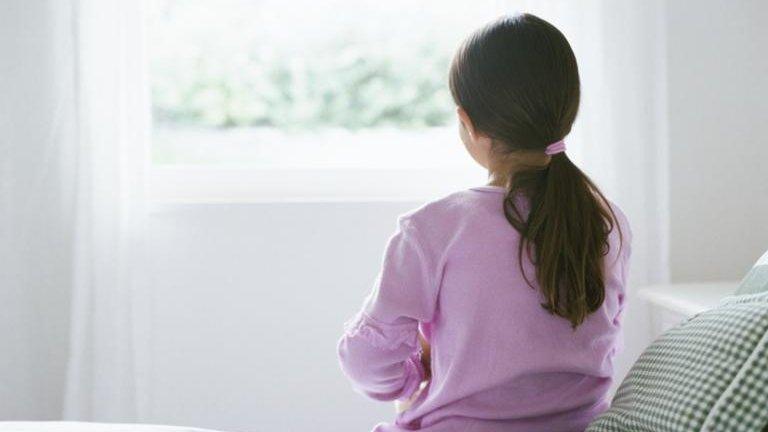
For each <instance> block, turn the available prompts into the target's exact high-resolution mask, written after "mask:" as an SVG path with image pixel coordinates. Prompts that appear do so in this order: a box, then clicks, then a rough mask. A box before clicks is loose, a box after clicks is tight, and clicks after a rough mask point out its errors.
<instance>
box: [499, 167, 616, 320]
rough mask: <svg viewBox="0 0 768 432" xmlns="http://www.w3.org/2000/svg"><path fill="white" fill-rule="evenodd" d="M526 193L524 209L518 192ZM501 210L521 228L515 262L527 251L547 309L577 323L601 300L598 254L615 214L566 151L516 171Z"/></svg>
mask: <svg viewBox="0 0 768 432" xmlns="http://www.w3.org/2000/svg"><path fill="white" fill-rule="evenodd" d="M521 196H522V197H525V198H527V199H526V200H524V202H526V203H527V205H528V207H529V211H528V212H527V215H526V212H525V211H524V209H523V208H521V201H520V200H519V197H521ZM504 215H505V216H506V218H507V220H508V221H509V223H510V224H511V225H512V226H513V227H514V228H515V229H516V230H517V231H518V232H519V233H520V236H521V241H520V250H519V254H518V256H519V262H518V264H519V266H520V269H521V271H522V274H523V277H524V278H525V280H526V282H527V283H528V284H529V285H530V286H531V287H533V285H532V284H531V281H530V280H529V279H528V276H527V275H526V274H525V270H524V267H523V257H524V256H526V255H527V256H528V258H529V259H530V260H531V262H532V263H533V264H534V265H535V268H536V280H537V281H538V282H539V289H540V290H541V292H542V295H543V297H544V302H543V303H542V304H541V305H542V306H543V307H544V309H546V310H547V311H549V312H550V313H551V314H554V315H557V316H560V317H563V318H565V319H567V320H568V321H569V322H570V323H571V326H572V327H574V328H576V327H577V326H578V325H579V324H581V323H582V322H584V320H585V319H586V317H587V316H588V315H589V314H590V313H592V312H594V311H595V310H597V309H598V308H599V307H600V306H601V305H602V303H603V300H604V299H605V281H604V279H603V261H604V260H603V257H604V256H605V255H606V254H607V253H608V235H609V233H610V232H611V230H612V229H613V227H614V225H615V222H614V221H615V220H616V219H615V215H614V214H613V210H611V207H610V205H609V204H608V202H607V200H606V199H605V197H604V196H603V194H602V193H601V192H600V190H599V189H598V188H597V186H595V184H594V183H593V182H592V181H591V180H590V179H589V177H587V175H585V174H584V173H583V172H582V171H581V170H580V169H579V168H578V167H577V166H576V165H574V164H573V162H571V160H570V159H568V156H567V155H566V154H565V153H558V154H556V155H553V156H551V160H550V163H549V165H547V166H545V167H544V168H534V169H528V170H524V171H519V172H516V173H515V174H514V175H512V176H511V178H510V181H509V185H508V188H507V194H506V197H505V199H504Z"/></svg>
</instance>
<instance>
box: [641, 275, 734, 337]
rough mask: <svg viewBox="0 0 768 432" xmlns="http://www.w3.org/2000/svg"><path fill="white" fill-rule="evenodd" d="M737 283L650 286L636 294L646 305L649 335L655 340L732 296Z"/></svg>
mask: <svg viewBox="0 0 768 432" xmlns="http://www.w3.org/2000/svg"><path fill="white" fill-rule="evenodd" d="M738 285H739V282H738V281H722V282H705V283H679V284H662V285H652V286H648V287H645V288H642V289H640V290H639V291H638V295H639V297H640V298H642V299H644V300H645V301H647V302H648V312H649V314H650V328H651V336H652V337H653V338H654V339H655V338H657V337H659V336H660V335H661V334H662V333H664V332H665V331H667V330H668V329H670V328H672V327H674V326H676V325H678V324H680V323H681V322H683V321H685V320H686V319H688V318H690V317H691V316H693V315H696V314H698V313H701V312H704V311H706V310H708V309H711V308H713V307H715V306H717V304H718V303H719V302H720V301H721V300H722V299H724V298H725V297H727V296H729V295H732V294H733V293H734V291H736V287H738Z"/></svg>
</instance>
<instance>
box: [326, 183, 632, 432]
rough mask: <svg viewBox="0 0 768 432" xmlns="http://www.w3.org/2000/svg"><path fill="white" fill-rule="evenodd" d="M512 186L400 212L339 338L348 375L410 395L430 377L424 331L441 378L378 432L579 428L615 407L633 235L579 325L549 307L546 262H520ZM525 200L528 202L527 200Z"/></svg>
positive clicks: (371, 387)
mask: <svg viewBox="0 0 768 432" xmlns="http://www.w3.org/2000/svg"><path fill="white" fill-rule="evenodd" d="M504 193H505V191H504V189H503V188H497V187H490V186H485V187H478V188H473V189H470V190H467V191H463V192H458V193H455V194H453V195H450V196H448V197H446V198H444V199H442V200H438V201H435V202H432V203H429V204H427V205H426V206H424V207H422V208H420V209H418V210H416V211H413V212H411V213H409V214H407V215H405V216H403V217H401V218H400V220H399V223H398V229H397V232H396V233H395V234H394V236H393V237H392V238H391V239H390V241H389V244H388V245H387V248H386V252H385V256H384V262H383V265H382V270H381V273H380V275H379V277H378V279H377V281H376V283H375V286H374V290H373V292H372V293H371V294H370V295H369V296H368V298H367V299H366V301H365V303H364V305H363V308H362V310H361V311H360V312H359V313H358V314H357V315H355V317H354V318H353V319H352V320H351V321H350V322H349V323H348V324H347V326H346V331H345V333H344V336H343V337H342V338H341V340H340V342H339V357H340V362H341V366H342V369H343V371H344V372H345V373H346V374H347V376H348V377H349V378H350V379H351V381H352V382H353V385H354V387H355V388H356V389H357V390H359V391H360V392H362V393H364V394H366V395H368V396H370V397H372V398H374V399H378V400H395V399H400V400H403V399H408V398H409V397H410V396H411V395H413V394H414V392H415V391H416V390H417V389H418V388H419V384H420V383H421V382H422V381H423V380H424V377H425V371H424V370H423V367H422V365H421V361H420V356H421V353H420V344H419V342H418V334H419V333H421V334H422V335H423V336H424V337H425V339H427V340H428V341H429V343H430V346H431V372H432V377H431V379H430V380H429V381H428V383H427V384H426V387H424V388H423V390H422V391H421V392H420V393H419V394H418V396H417V397H416V398H414V400H412V403H411V405H410V407H409V408H408V409H406V410H405V411H404V412H402V413H400V414H399V415H398V417H397V419H396V421H395V423H394V424H380V425H378V426H377V427H376V428H375V431H379V432H391V431H404V430H422V431H455V430H472V431H476V432H487V431H496V430H504V431H508V432H509V431H527V432H531V431H547V432H556V431H577V430H584V428H585V427H586V426H587V424H588V423H589V422H590V421H591V420H592V419H593V418H594V417H595V416H596V415H597V414H598V413H600V412H602V411H603V410H604V409H605V408H606V405H607V401H606V400H605V395H606V392H607V391H608V388H609V386H610V385H611V377H612V376H613V357H614V355H615V353H616V351H617V350H618V348H619V346H620V325H621V316H622V310H623V307H624V296H625V283H626V277H627V271H628V269H627V266H628V259H629V254H630V246H629V245H630V240H631V233H630V231H629V227H628V225H627V222H626V219H625V218H624V216H623V214H622V213H621V212H620V211H619V210H618V208H615V207H614V210H615V211H616V213H617V218H618V219H619V226H620V229H621V233H622V236H621V237H620V235H619V230H617V229H614V230H613V232H612V233H611V235H610V237H609V243H610V244H609V247H610V248H609V253H608V255H607V256H606V257H605V281H606V298H605V302H604V304H603V305H602V307H601V308H600V309H598V310H597V311H596V312H595V313H593V314H591V315H590V316H589V317H588V318H587V320H586V321H585V322H584V323H583V324H582V325H580V326H579V327H577V328H576V329H575V330H574V329H573V328H572V327H571V325H570V323H569V322H568V321H567V320H565V319H564V318H561V317H557V316H554V315H551V314H549V313H548V312H547V311H546V310H545V309H544V308H543V307H542V306H541V303H542V302H543V299H542V296H541V293H540V291H539V289H538V286H537V284H536V282H535V273H534V270H535V268H534V267H533V265H532V264H531V263H530V261H529V260H527V259H525V260H524V264H523V266H524V269H525V274H526V276H527V277H528V278H529V279H530V280H531V282H532V283H533V286H529V285H528V284H527V283H526V281H525V278H524V276H523V274H522V272H521V271H520V267H519V265H518V255H517V254H518V244H519V241H520V237H519V235H518V233H517V231H516V230H515V229H514V228H513V227H512V226H511V225H510V224H509V223H508V222H507V220H506V219H505V217H504V213H503V208H502V206H503V199H504ZM522 204H524V203H522Z"/></svg>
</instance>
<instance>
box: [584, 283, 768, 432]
mask: <svg viewBox="0 0 768 432" xmlns="http://www.w3.org/2000/svg"><path fill="white" fill-rule="evenodd" d="M767 424H768V293H760V294H752V295H742V296H738V297H731V298H729V299H727V300H725V301H724V302H723V303H722V304H721V305H719V306H718V307H717V308H715V309H712V310H710V311H707V312H704V313H701V314H699V315H697V316H695V317H693V318H691V319H689V320H688V321H686V322H685V323H683V324H681V325H679V326H678V327H675V328H673V329H671V330H669V331H668V332H667V333H665V334H664V335H663V336H662V337H661V338H660V339H658V340H656V341H655V342H654V343H653V344H651V346H650V347H648V348H647V349H646V350H645V352H643V354H642V355H641V356H640V358H639V359H638V361H637V362H636V363H635V365H634V366H633V367H632V370H630V372H629V374H628V375H627V377H626V378H625V380H624V382H623V383H622V384H621V386H620V387H619V390H618V392H617V393H616V396H615V397H614V399H613V403H612V404H611V408H610V409H609V410H608V411H606V412H605V413H604V414H603V415H601V416H600V417H598V418H597V419H596V420H595V421H594V422H593V423H592V424H591V425H590V426H589V428H588V429H587V431H588V432H603V431H633V432H641V431H648V432H663V431H755V432H757V431H760V430H762V428H764V427H766V425H767Z"/></svg>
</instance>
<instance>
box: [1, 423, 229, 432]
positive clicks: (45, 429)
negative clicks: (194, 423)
mask: <svg viewBox="0 0 768 432" xmlns="http://www.w3.org/2000/svg"><path fill="white" fill-rule="evenodd" d="M0 431H2V432H216V431H212V430H210V429H198V428H193V427H184V426H163V425H149V424H130V423H124V424H118V423H83V422H64V421H48V422H0Z"/></svg>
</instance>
